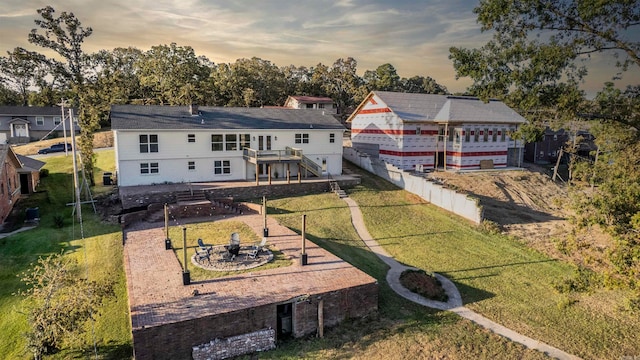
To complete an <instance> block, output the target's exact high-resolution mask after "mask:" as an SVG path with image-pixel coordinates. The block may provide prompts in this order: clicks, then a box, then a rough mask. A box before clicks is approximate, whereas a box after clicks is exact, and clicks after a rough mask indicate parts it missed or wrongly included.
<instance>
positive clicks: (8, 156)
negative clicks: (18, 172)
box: [0, 144, 22, 174]
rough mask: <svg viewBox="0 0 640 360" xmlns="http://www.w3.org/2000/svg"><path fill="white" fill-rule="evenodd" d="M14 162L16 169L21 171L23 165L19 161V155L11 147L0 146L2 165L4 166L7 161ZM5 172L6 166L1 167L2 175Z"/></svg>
mask: <svg viewBox="0 0 640 360" xmlns="http://www.w3.org/2000/svg"><path fill="white" fill-rule="evenodd" d="M7 160H8V161H12V162H13V163H14V167H15V168H16V169H20V167H21V166H22V164H21V163H20V160H18V157H17V154H16V153H15V152H14V151H13V149H12V148H11V145H7V144H0V164H4V163H5V161H7ZM2 171H4V166H0V174H2Z"/></svg>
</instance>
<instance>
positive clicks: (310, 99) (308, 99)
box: [290, 95, 333, 103]
mask: <svg viewBox="0 0 640 360" xmlns="http://www.w3.org/2000/svg"><path fill="white" fill-rule="evenodd" d="M290 97H291V98H294V99H296V100H297V101H298V102H301V103H333V99H331V98H330V97H326V96H303V95H295V96H290Z"/></svg>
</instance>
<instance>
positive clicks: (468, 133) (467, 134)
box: [464, 128, 471, 142]
mask: <svg viewBox="0 0 640 360" xmlns="http://www.w3.org/2000/svg"><path fill="white" fill-rule="evenodd" d="M469 141H471V129H469V128H466V129H464V142H469Z"/></svg>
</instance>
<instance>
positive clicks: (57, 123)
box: [53, 116, 62, 126]
mask: <svg viewBox="0 0 640 360" xmlns="http://www.w3.org/2000/svg"><path fill="white" fill-rule="evenodd" d="M61 122H62V120H60V116H54V117H53V126H57V125H60V123H61Z"/></svg>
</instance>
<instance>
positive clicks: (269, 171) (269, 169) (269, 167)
mask: <svg viewBox="0 0 640 360" xmlns="http://www.w3.org/2000/svg"><path fill="white" fill-rule="evenodd" d="M267 172H268V173H269V185H271V164H267Z"/></svg>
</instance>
